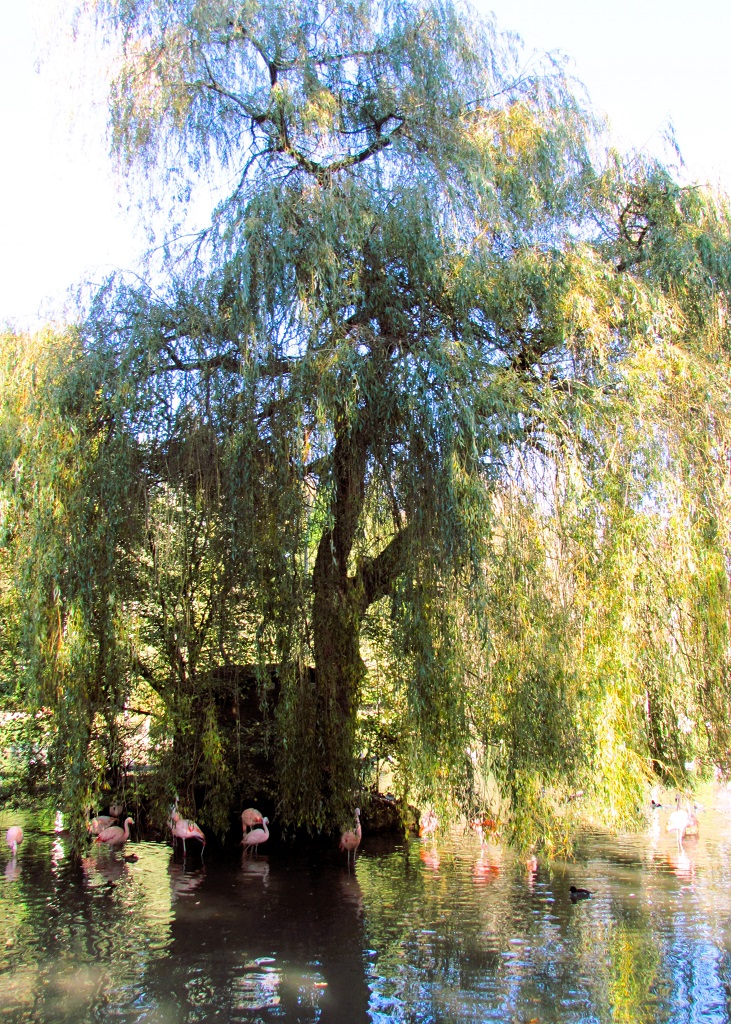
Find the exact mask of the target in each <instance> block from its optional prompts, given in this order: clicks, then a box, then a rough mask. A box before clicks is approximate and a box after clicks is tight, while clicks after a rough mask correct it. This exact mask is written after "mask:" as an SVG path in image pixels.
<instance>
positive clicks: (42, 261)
mask: <svg viewBox="0 0 731 1024" xmlns="http://www.w3.org/2000/svg"><path fill="white" fill-rule="evenodd" d="M48 3H49V0H0V139H2V150H1V151H0V231H1V235H2V247H1V249H0V325H2V324H4V323H8V322H11V323H14V324H16V325H17V326H18V327H23V326H35V325H36V324H37V323H38V322H39V321H40V320H42V319H43V318H45V317H48V316H51V315H56V316H58V317H62V316H63V310H64V303H65V296H66V294H67V290H68V289H69V288H71V287H73V286H74V285H76V284H78V283H80V282H81V281H82V280H86V279H91V280H94V281H100V280H102V279H103V277H104V276H105V275H106V274H108V273H109V272H110V271H111V270H113V269H115V268H121V269H132V268H133V267H134V263H135V257H136V255H137V254H138V253H140V252H141V251H142V249H143V248H144V245H145V240H144V238H143V236H142V234H141V233H140V232H139V230H137V231H136V218H135V216H134V215H130V214H125V213H124V208H125V205H126V199H127V197H126V194H125V192H124V189H123V188H122V186H121V183H120V182H119V181H117V180H115V178H114V176H113V173H112V169H111V164H110V161H109V159H108V156H107V145H106V142H105V140H104V138H103V126H104V123H103V115H102V109H101V103H102V101H103V97H98V101H99V105H100V107H99V109H98V110H97V111H96V113H94V111H93V109H92V106H91V103H90V101H89V100H87V101H86V103H85V105H84V106H83V107H82V108H81V109H77V110H76V111H74V108H73V101H72V97H73V95H74V91H73V88H72V87H73V86H74V84H75V82H76V81H77V80H78V78H79V76H81V75H83V74H84V72H85V68H86V64H85V62H86V61H87V59H88V58H87V56H86V55H85V54H84V52H83V51H82V50H80V49H77V50H74V49H73V47H71V45H70V44H65V45H61V44H60V43H59V42H58V40H59V39H60V38H61V36H62V33H61V32H60V31H59V29H58V26H52V27H51V30H50V31H49V24H50V23H49V21H48V20H44V19H45V17H46V15H45V12H46V10H47V9H48ZM476 6H477V7H478V8H479V9H481V10H483V11H489V10H493V11H495V14H496V15H497V19H498V24H499V26H500V27H501V28H505V29H512V30H514V31H516V32H517V33H518V34H519V35H520V36H521V37H522V39H523V42H524V44H525V47H526V51H527V53H529V54H530V52H531V51H533V50H537V51H545V50H555V51H560V52H562V53H564V54H565V55H566V56H567V57H568V58H569V59H570V64H569V67H570V69H571V70H572V72H573V73H574V74H575V75H576V77H577V78H579V79H580V80H581V81H582V82H583V83H584V84H585V86H586V87H587V90H588V93H589V96H590V98H591V101H592V103H593V105H594V107H595V109H596V110H597V111H599V112H601V113H603V114H606V115H607V116H608V117H609V120H610V123H611V127H612V134H613V137H614V139H615V140H616V141H617V142H618V143H620V144H621V145H622V146H623V147H624V148H631V149H640V148H645V149H648V150H650V151H651V152H660V151H661V147H662V137H663V133H664V131H665V129H666V128H667V126H668V125H669V124H670V123H672V125H673V126H674V129H675V135H676V139H677V141H678V143H679V145H680V148H681V152H682V154H683V157H684V159H685V162H686V170H685V172H684V173H685V174H686V176H687V177H688V178H692V179H696V180H702V181H709V182H711V183H712V184H716V185H720V186H721V187H722V188H724V189H725V190H726V191H729V192H731V133H730V132H729V119H730V115H729V111H731V59H730V58H729V47H730V45H731V3H729V2H728V0H725V2H722V0H695V2H694V3H690V2H688V0H683V2H681V0H613V2H612V3H611V4H610V3H599V2H594V0H493V2H490V0H477V3H476ZM61 54H63V55H64V58H63V60H62V59H60V55H61ZM41 58H43V59H41ZM39 62H40V70H37V68H38V67H39Z"/></svg>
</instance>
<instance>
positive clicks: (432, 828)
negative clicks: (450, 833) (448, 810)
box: [419, 808, 439, 839]
mask: <svg viewBox="0 0 731 1024" xmlns="http://www.w3.org/2000/svg"><path fill="white" fill-rule="evenodd" d="M438 828H439V818H438V817H437V816H436V813H435V811H434V810H433V808H430V809H429V810H428V811H427V812H426V814H425V815H424V820H423V821H422V822H421V824H420V825H419V835H420V836H431V837H432V839H433V838H434V834H435V832H436V830H437V829H438Z"/></svg>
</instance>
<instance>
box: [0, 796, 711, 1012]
mask: <svg viewBox="0 0 731 1024" xmlns="http://www.w3.org/2000/svg"><path fill="white" fill-rule="evenodd" d="M666 818H667V812H664V811H661V812H659V813H658V814H657V817H656V821H655V829H654V831H651V832H650V833H649V834H648V835H645V836H634V837H624V838H620V839H612V838H607V837H604V836H599V835H586V836H584V837H583V839H582V841H581V842H580V844H579V846H578V848H577V856H576V860H574V861H572V862H570V863H555V864H553V865H552V866H551V867H550V868H548V867H545V866H541V867H540V868H539V870H538V872H537V873H536V874H531V873H528V872H527V871H526V870H525V867H524V865H523V864H522V863H521V862H520V861H518V860H516V859H515V858H513V857H512V855H511V854H510V852H509V851H506V850H503V849H500V848H498V847H494V846H490V847H486V848H484V849H481V848H480V846H479V843H478V841H477V839H476V838H475V837H473V836H464V835H462V834H458V833H454V834H453V835H451V836H450V837H448V838H447V839H445V840H443V841H439V842H437V843H432V842H431V841H421V840H414V841H412V842H409V843H404V844H395V845H394V844H393V843H386V842H384V841H383V840H376V839H374V838H369V837H368V836H366V837H365V838H364V841H363V845H362V848H361V853H360V854H359V857H358V861H357V864H356V867H355V870H354V871H353V870H350V871H349V870H348V869H347V868H346V867H345V865H344V864H341V865H340V866H338V865H337V864H335V863H332V864H318V863H306V862H303V861H302V860H300V859H295V858H294V857H288V856H287V855H286V853H278V854H276V855H275V854H273V853H272V854H270V855H269V856H266V855H264V854H263V853H262V854H261V855H260V856H259V858H258V860H257V859H253V860H247V859H243V860H241V861H239V860H238V859H236V860H230V859H228V860H226V859H223V860H219V861H213V860H212V861H211V862H210V863H207V864H206V866H205V867H204V868H201V867H200V864H199V862H197V861H195V860H194V859H192V858H189V860H188V861H187V862H186V865H185V867H184V866H183V864H182V863H181V861H180V860H179V859H178V860H177V861H176V860H175V859H174V858H173V855H172V851H171V849H170V847H165V846H162V845H160V844H155V843H144V842H142V843H129V844H128V845H127V847H126V848H125V852H126V853H127V855H129V854H130V853H132V852H134V853H136V854H137V855H138V857H139V860H137V861H136V862H134V863H127V862H126V861H125V860H124V859H123V858H122V856H121V855H120V854H118V853H114V852H112V851H110V850H108V849H106V848H104V847H98V848H96V849H93V850H92V851H91V852H90V854H89V856H88V857H87V858H86V859H85V860H84V862H83V864H81V865H79V864H77V863H73V862H72V861H71V860H70V858H69V857H67V856H66V855H65V850H64V840H63V838H58V837H56V836H55V834H54V832H53V823H52V821H50V820H49V821H44V820H43V819H41V818H38V817H35V818H34V817H32V816H30V815H26V816H23V815H18V814H15V815H12V816H11V815H8V814H3V815H0V828H2V830H3V833H4V831H5V829H6V828H7V827H8V825H10V824H11V823H15V822H19V823H21V824H23V825H24V826H25V828H26V839H25V842H24V843H23V846H22V847H21V849H20V852H19V855H18V858H17V860H16V861H12V860H10V859H9V858H6V860H5V862H4V864H3V865H1V866H0V1020H2V1021H18V1022H20V1021H38V1022H44V1024H56V1022H61V1021H64V1022H66V1021H69V1022H70V1021H74V1022H82V1021H101V1020H104V1021H110V1020H113V1021H120V1022H126V1021H129V1022H133V1021H134V1022H143V1021H144V1022H149V1024H158V1022H160V1024H161V1022H173V1021H175V1022H177V1024H180V1022H193V1021H205V1022H228V1021H246V1022H261V1024H268V1022H275V1021H276V1022H280V1021H281V1022H287V1024H294V1022H302V1024H304V1022H310V1021H313V1022H314V1021H319V1022H323V1024H325V1022H346V1021H347V1022H349V1024H357V1022H361V1021H363V1022H366V1021H373V1022H379V1024H386V1022H391V1021H394V1022H408V1024H416V1022H434V1024H457V1022H460V1024H461V1022H467V1021H475V1022H483V1021H509V1022H511V1024H512V1022H522V1024H529V1022H533V1024H542V1022H554V1024H564V1022H565V1024H569V1022H571V1024H578V1022H582V1024H583V1022H595V1021H596V1022H604V1021H607V1022H609V1021H611V1022H616V1021H627V1022H633V1024H634V1022H645V1021H647V1022H665V1021H667V1022H686V1021H687V1022H701V1021H703V1022H713V1024H721V1022H727V1021H729V1020H731V955H730V950H731V924H730V914H731V889H730V884H729V883H730V882H731V815H729V814H727V813H725V812H723V811H720V810H711V809H709V810H708V811H706V812H705V813H704V814H703V815H702V816H701V836H700V838H699V839H696V840H686V841H685V843H684V848H683V849H682V850H680V851H679V850H678V846H677V843H676V841H675V839H674V838H673V836H671V835H668V834H667V833H666V831H665V827H664V826H665V820H666ZM5 854H6V850H5V847H4V844H3V849H2V853H1V854H0V855H1V856H5ZM2 866H4V874H2V873H1V872H2ZM191 867H193V870H190V868H191ZM572 883H575V884H577V885H581V886H586V887H588V888H589V889H591V890H593V896H592V898H591V899H589V900H584V901H582V902H580V903H576V904H572V903H571V901H570V899H569V898H568V889H569V886H570V885H571V884H572Z"/></svg>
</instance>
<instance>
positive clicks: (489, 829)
mask: <svg viewBox="0 0 731 1024" xmlns="http://www.w3.org/2000/svg"><path fill="white" fill-rule="evenodd" d="M470 828H473V829H474V830H475V832H476V833H477V834H478V836H479V837H480V846H484V845H485V844H486V843H487V838H486V837H487V836H490V837H493V836H497V830H498V825H497V822H496V821H495V819H494V818H490V817H489V816H488V815H487V814H481V815H480V816H479V817H478V818H473V819H472V821H471V822H470Z"/></svg>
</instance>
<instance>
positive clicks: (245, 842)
mask: <svg viewBox="0 0 731 1024" xmlns="http://www.w3.org/2000/svg"><path fill="white" fill-rule="evenodd" d="M268 825H269V818H262V820H261V828H252V829H251V830H250V831H249V832H247V833H246V835H245V836H244V838H243V839H242V840H241V845H242V846H244V847H245V851H244V852H246V853H248V852H249V850H255V851H256V853H257V856H258V854H259V847H260V846H261V844H262V843H265V842H266V841H267V839H268V838H269V828H268Z"/></svg>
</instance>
